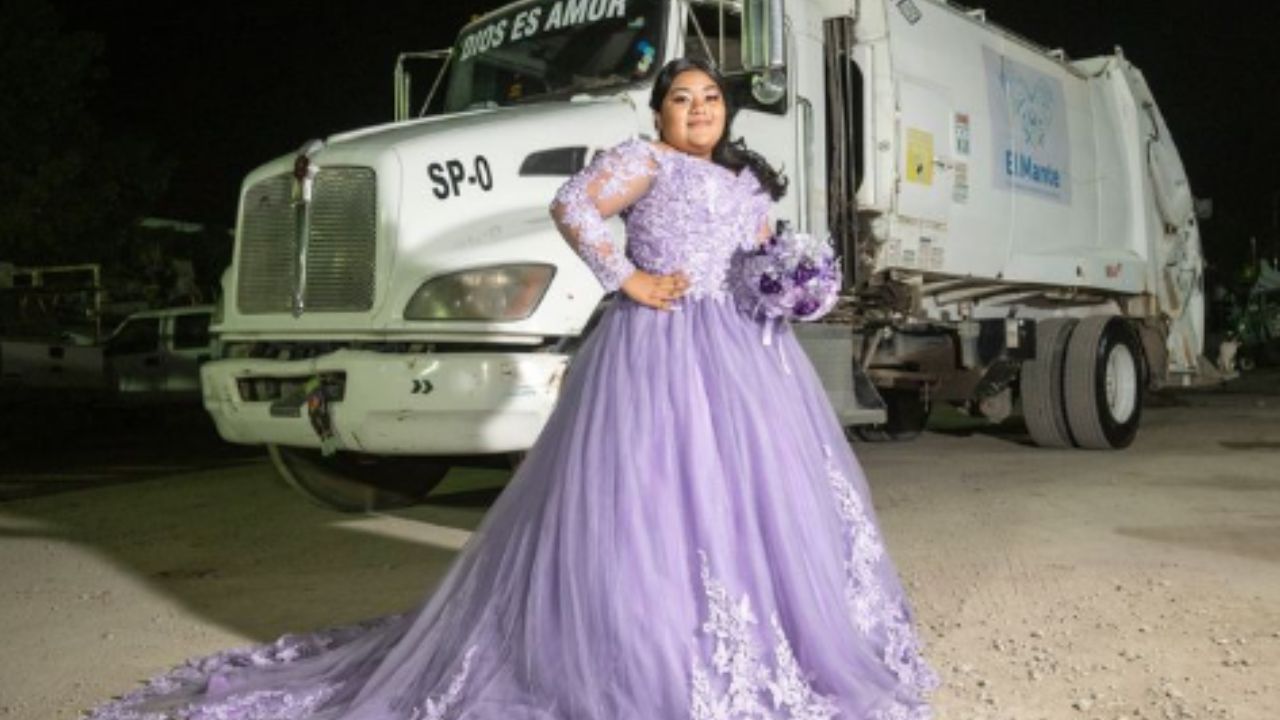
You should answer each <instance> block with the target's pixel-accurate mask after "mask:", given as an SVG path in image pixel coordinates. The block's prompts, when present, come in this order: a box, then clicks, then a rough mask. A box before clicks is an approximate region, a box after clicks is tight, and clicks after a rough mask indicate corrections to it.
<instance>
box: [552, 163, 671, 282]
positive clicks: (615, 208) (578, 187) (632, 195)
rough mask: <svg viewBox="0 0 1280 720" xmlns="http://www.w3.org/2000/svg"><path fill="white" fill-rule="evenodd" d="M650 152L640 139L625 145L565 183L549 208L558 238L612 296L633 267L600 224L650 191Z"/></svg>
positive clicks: (654, 170) (654, 167)
mask: <svg viewBox="0 0 1280 720" xmlns="http://www.w3.org/2000/svg"><path fill="white" fill-rule="evenodd" d="M657 168H658V165H657V160H656V159H655V157H654V150H653V148H652V146H650V145H649V143H647V142H645V141H643V140H628V141H626V142H624V143H622V144H621V145H618V146H617V147H614V148H613V149H611V150H609V151H608V152H605V153H603V154H601V155H599V156H597V157H596V159H595V160H593V161H592V162H591V164H590V165H588V166H587V167H586V168H584V169H583V170H582V171H581V172H579V173H578V174H577V175H574V176H573V177H572V178H570V179H569V181H568V182H566V183H565V184H564V185H563V186H562V187H561V188H560V190H559V191H558V192H557V193H556V198H555V200H554V201H553V202H552V203H551V216H552V217H553V218H555V221H556V227H558V228H559V229H560V234H562V235H564V237H565V240H567V241H568V242H569V244H570V245H572V246H573V249H574V251H576V252H577V253H578V255H579V256H581V257H582V259H583V260H584V261H585V262H586V263H587V266H588V267H590V268H591V271H592V272H594V273H595V274H596V277H597V278H599V279H600V284H601V285H603V286H604V289H605V292H613V291H614V290H617V289H618V288H619V287H621V286H622V283H623V281H624V280H626V279H627V278H628V277H630V276H631V273H633V272H635V270H636V267H635V265H633V264H632V263H631V261H630V260H628V259H627V256H626V253H625V252H624V251H623V250H622V248H621V247H619V246H618V245H616V244H615V243H614V241H613V238H612V237H611V235H610V233H609V228H608V227H607V226H606V225H605V219H606V218H609V217H612V216H614V215H617V214H618V213H620V212H622V211H623V210H625V209H627V208H628V207H630V206H631V205H632V204H634V203H635V202H636V201H637V200H639V199H640V198H641V197H643V196H644V194H645V193H646V192H648V191H649V187H650V185H652V184H653V178H654V176H655V175H656V174H657Z"/></svg>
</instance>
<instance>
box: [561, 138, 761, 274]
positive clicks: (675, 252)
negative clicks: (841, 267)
mask: <svg viewBox="0 0 1280 720" xmlns="http://www.w3.org/2000/svg"><path fill="white" fill-rule="evenodd" d="M771 204H772V198H771V197H770V196H769V194H768V193H767V192H765V191H764V189H763V188H762V187H761V185H760V182H759V181H758V180H757V179H756V176H755V175H754V174H753V173H752V172H751V171H750V170H742V171H740V172H734V171H732V170H729V169H728V168H725V167H723V166H721V165H718V164H716V163H714V162H711V161H710V160H705V159H701V158H696V157H693V156H692V155H687V154H685V153H682V152H679V151H676V150H660V149H658V148H657V147H655V146H654V145H652V144H650V143H648V142H645V141H643V140H629V141H627V142H624V143H622V144H621V145H618V146H617V147H615V148H613V149H611V150H609V151H608V152H606V153H604V154H602V155H600V156H598V157H597V158H596V159H595V160H594V161H592V163H591V164H590V165H589V166H588V167H587V168H585V169H584V170H583V171H582V172H580V173H578V174H577V175H575V176H574V177H573V178H571V179H570V180H569V181H568V182H567V183H565V185H564V186H563V187H561V188H560V191H559V192H558V193H557V194H556V200H555V202H553V203H552V215H553V216H554V217H555V218H556V220H557V222H558V223H559V225H560V229H561V231H562V232H564V233H565V234H566V236H568V237H569V239H570V242H571V244H572V245H573V247H574V249H575V251H577V253H578V254H579V255H581V256H582V259H583V260H584V261H585V262H586V263H587V265H588V266H589V267H590V268H591V270H592V271H593V272H594V273H595V274H596V276H597V277H598V278H599V279H600V282H601V284H602V285H603V286H604V288H605V290H607V291H611V290H616V289H618V287H619V286H620V285H621V284H622V281H623V280H625V279H626V278H627V277H628V276H629V275H630V274H631V273H632V272H634V271H635V270H636V268H640V269H642V270H644V271H646V272H649V273H653V274H656V275H668V274H671V273H674V272H682V273H684V274H685V276H686V277H687V278H688V279H689V290H688V292H687V293H686V295H685V297H688V298H691V299H697V298H705V297H711V298H716V299H721V298H723V297H724V296H726V295H727V294H728V283H727V275H728V268H729V261H730V258H731V257H732V256H733V254H734V253H735V252H738V251H740V250H746V249H750V248H752V247H754V246H755V244H756V243H757V242H758V235H759V231H760V228H761V227H763V225H764V220H765V215H766V214H767V213H768V211H769V207H770V206H771ZM601 208H604V209H605V210H606V212H605V213H604V214H602V213H601ZM613 212H620V213H621V214H622V217H623V219H624V220H625V223H626V228H627V238H626V245H625V248H626V249H625V252H619V250H618V246H616V245H615V244H614V240H613V238H612V237H611V236H610V233H609V230H608V228H607V227H606V226H605V223H604V217H605V215H608V214H611V213H613Z"/></svg>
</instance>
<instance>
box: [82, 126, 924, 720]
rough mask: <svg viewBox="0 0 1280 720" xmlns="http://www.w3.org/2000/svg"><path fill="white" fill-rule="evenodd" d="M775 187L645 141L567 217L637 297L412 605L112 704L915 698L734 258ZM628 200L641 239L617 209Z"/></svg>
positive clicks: (672, 719)
mask: <svg viewBox="0 0 1280 720" xmlns="http://www.w3.org/2000/svg"><path fill="white" fill-rule="evenodd" d="M769 205H770V200H769V198H768V196H767V195H766V194H764V192H763V191H762V189H761V188H760V185H759V183H758V182H757V181H756V179H755V177H754V176H753V175H752V174H751V173H750V172H749V171H744V172H742V173H737V174H735V173H733V172H731V171H729V170H727V169H725V168H723V167H721V166H718V165H715V164H712V163H710V162H707V161H704V160H700V159H697V158H694V157H692V156H688V155H684V154H681V153H678V152H674V151H670V150H664V149H660V148H658V147H655V146H653V145H651V144H649V143H646V142H642V141H638V140H636V141H629V142H626V143H623V144H622V145H620V146H618V147H616V148H614V149H613V150H611V151H609V152H607V153H605V154H603V155H601V156H600V157H598V158H597V159H596V160H595V162H593V163H592V164H591V166H590V167H588V168H587V169H586V170H584V171H583V172H582V173H580V174H579V175H578V176H576V177H574V178H573V179H572V180H570V181H569V182H568V183H567V184H566V185H565V186H564V187H563V188H562V189H561V191H560V193H559V194H558V195H557V199H556V203H555V204H554V214H555V216H556V218H557V221H558V222H559V224H560V226H561V228H562V229H564V231H565V232H566V234H568V235H569V236H570V237H571V238H572V239H573V241H574V244H575V247H576V248H577V249H578V251H579V254H581V255H582V256H583V258H584V259H585V260H586V261H587V263H588V264H589V265H590V266H591V268H592V269H593V270H594V271H595V272H596V274H597V275H598V276H599V277H600V279H601V282H602V283H603V284H604V285H605V287H606V288H608V289H611V290H612V289H616V288H617V287H618V285H619V284H620V283H621V281H622V279H623V278H625V277H626V276H627V275H628V274H629V273H630V272H631V271H632V269H633V268H634V267H636V266H639V267H641V268H644V269H645V270H647V271H650V272H655V273H663V274H665V273H670V272H674V271H676V270H683V271H684V272H685V273H686V274H687V275H688V276H689V278H690V280H691V288H690V291H689V293H688V295H687V296H686V297H685V298H683V299H682V300H681V301H680V303H679V308H678V309H677V310H674V311H670V312H664V311H658V310H653V309H650V308H647V307H644V306H641V305H638V304H636V303H634V302H631V301H630V300H627V299H625V298H623V299H620V300H618V301H617V302H615V303H614V304H613V305H612V306H611V307H610V308H609V309H608V310H607V311H606V313H605V315H604V317H603V318H602V320H601V321H600V323H599V325H598V326H597V328H596V330H595V331H594V333H593V334H592V335H591V337H590V338H589V339H588V340H587V341H586V342H585V344H584V345H583V347H582V349H581V351H580V353H579V355H578V357H577V359H576V360H575V362H574V365H573V367H572V369H571V370H570V372H569V374H568V377H567V378H566V382H565V386H564V389H563V394H562V396H561V399H560V401H559V404H558V406H557V409H556V411H555V413H554V414H553V416H552V417H551V419H550V421H549V423H548V424H547V426H546V429H545V430H544V431H543V433H542V435H541V437H540V438H539V439H538V442H537V445H536V446H535V447H534V448H533V449H532V450H531V451H530V452H529V454H528V457H527V458H526V460H525V462H524V464H523V465H522V466H521V468H520V470H519V472H518V473H516V476H515V477H514V478H513V480H512V481H511V483H510V485H509V486H508V488H507V489H506V491H505V492H504V493H503V494H502V496H501V497H500V498H499V499H498V501H497V502H496V503H495V504H494V506H493V508H492V509H491V510H490V511H489V513H488V515H487V517H486V519H485V521H484V522H483V524H482V525H481V527H480V529H479V530H478V531H477V532H476V533H475V535H474V536H473V537H472V539H471V540H470V542H469V543H468V544H467V546H466V547H465V548H464V549H463V551H462V553H461V554H460V555H459V557H458V558H457V560H456V562H455V564H454V566H453V567H452V569H451V570H450V572H449V573H448V575H447V576H446V577H445V578H444V580H443V581H442V583H441V585H440V586H439V587H438V589H437V590H436V591H435V592H434V593H433V594H432V595H431V596H430V597H429V598H427V600H426V601H425V603H424V604H423V605H422V606H421V607H419V608H417V609H416V610H414V611H412V612H410V613H408V614H405V615H403V616H397V617H393V618H387V619H383V620H380V621H375V622H373V623H370V624H367V625H364V626H358V627H347V628H340V629H336V630H328V631H324V632H320V633H315V634H310V635H302V636H286V637H285V638H282V639H281V640H279V641H277V642H276V643H274V644H271V645H264V646H260V647H255V648H249V649H246V650H243V651H236V652H228V653H220V654H218V655H215V656H212V657H208V658H201V659H197V660H192V661H189V662H188V663H187V664H186V665H185V666H183V667H180V668H178V669H176V670H174V671H171V672H170V673H168V674H166V675H163V676H160V677H158V678H156V679H153V680H152V681H151V682H150V683H149V684H147V685H146V686H145V687H143V688H141V689H139V690H137V691H136V692H134V693H132V694H131V695H128V696H125V697H123V698H121V699H118V700H116V701H114V702H112V703H110V704H107V705H104V706H102V707H99V708H98V709H97V710H95V711H93V712H92V713H91V714H90V716H89V717H90V718H93V720H126V719H127V720H143V719H145V720H159V719H160V718H184V719H189V720H195V719H199V720H214V719H220V720H232V719H234V720H301V719H303V718H306V719H309V720H684V719H689V720H783V719H786V720H828V719H833V718H841V719H843V720H919V719H921V718H926V717H929V716H930V713H929V709H928V706H927V704H926V703H925V700H924V694H925V693H926V692H927V691H928V690H930V689H931V688H932V687H933V686H934V684H935V683H936V680H935V678H934V675H933V674H932V673H931V672H930V670H929V669H928V668H927V666H926V665H925V663H924V661H923V660H922V659H921V656H920V653H919V648H918V643H917V638H916V634H915V631H914V629H913V627H912V619H911V613H910V611H909V609H908V605H907V602H906V599H905V598H904V595H903V590H902V587H901V585H900V583H899V581H898V578H897V575H896V572H895V570H894V568H893V565H892V563H891V562H890V560H889V557H888V555H887V554H886V552H885V547H884V544H883V540H882V537H881V534H880V530H879V528H878V526H877V523H876V520H875V517H874V514H873V511H872V507H871V501H870V498H869V497H868V494H867V486H866V483H865V480H864V478H863V475H862V472H861V470H860V468H859V466H858V464H857V461H856V460H855V459H854V457H853V454H852V453H851V452H850V450H849V448H848V446H847V444H846V442H845V439H844V435H843V432H842V429H841V428H840V426H839V424H838V422H837V420H836V417H835V415H834V413H833V411H832V409H831V407H830V405H829V404H828V402H827V399H826V396H825V394H824V392H823V389H822V387H821V386H820V384H819V382H818V380H817V378H816V376H815V374H814V372H813V370H812V368H811V366H810V365H809V363H808V362H807V360H806V358H805V356H804V354H803V352H802V351H801V349H800V347H799V346H798V345H797V344H796V341H795V338H794V337H793V336H792V334H791V333H790V332H787V331H786V329H785V328H783V329H782V331H781V332H779V333H777V334H776V335H775V337H774V338H773V340H772V343H771V344H770V345H769V346H765V345H764V344H763V343H762V332H761V330H762V328H761V326H760V324H759V323H757V322H755V321H752V320H751V319H749V318H748V317H747V316H746V315H744V314H742V313H741V312H740V311H739V310H737V309H736V307H735V304H734V303H733V302H732V300H731V299H730V292H729V286H728V278H727V270H728V267H729V263H730V259H731V257H732V256H733V254H734V253H736V252H739V251H742V250H744V249H748V248H750V247H752V245H753V244H754V243H755V242H756V241H757V238H758V235H759V232H758V231H759V229H760V228H761V227H762V226H763V223H764V220H765V214H766V212H767V211H768V208H769ZM619 211H621V212H623V214H624V219H625V221H626V226H627V238H628V243H627V248H626V252H625V253H624V252H621V251H619V250H617V249H616V248H615V246H614V245H613V243H612V242H611V239H610V238H609V234H608V232H607V230H606V228H605V225H604V222H603V219H602V216H607V215H610V214H612V213H615V212H619Z"/></svg>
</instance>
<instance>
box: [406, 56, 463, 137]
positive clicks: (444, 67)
mask: <svg viewBox="0 0 1280 720" xmlns="http://www.w3.org/2000/svg"><path fill="white" fill-rule="evenodd" d="M452 59H453V51H452V50H427V51H425V52H403V53H400V55H398V56H397V57H396V69H395V79H394V82H395V106H396V107H395V120H396V122H400V121H401V120H409V119H412V118H414V117H423V116H424V115H426V114H427V108H428V107H430V105H431V101H432V100H433V99H435V96H436V91H437V90H439V89H440V84H441V83H442V82H443V81H444V76H445V74H446V73H447V72H448V71H449V63H450V61H451V60H452ZM421 60H431V61H436V62H442V64H441V66H440V70H439V71H438V72H437V73H436V79H435V82H433V83H431V89H430V90H429V91H428V92H427V99H426V100H425V101H423V103H422V109H421V110H419V111H418V113H417V114H416V115H412V114H411V113H412V112H413V108H412V107H411V105H410V103H411V99H412V96H413V75H412V74H410V72H409V70H408V68H406V67H405V63H406V61H421Z"/></svg>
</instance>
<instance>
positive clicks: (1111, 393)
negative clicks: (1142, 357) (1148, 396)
mask: <svg viewBox="0 0 1280 720" xmlns="http://www.w3.org/2000/svg"><path fill="white" fill-rule="evenodd" d="M1106 383H1107V388H1106V389H1107V410H1108V411H1110V413H1111V418H1112V419H1113V420H1115V421H1116V422H1117V423H1120V424H1124V423H1126V422H1128V421H1129V418H1130V417H1132V416H1133V411H1134V409H1136V408H1137V405H1138V401H1137V395H1138V393H1137V390H1138V366H1137V363H1136V362H1134V359H1133V353H1132V352H1130V351H1129V348H1128V347H1126V346H1124V345H1116V346H1115V347H1113V348H1111V352H1110V353H1109V354H1108V355H1107V376H1106Z"/></svg>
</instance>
